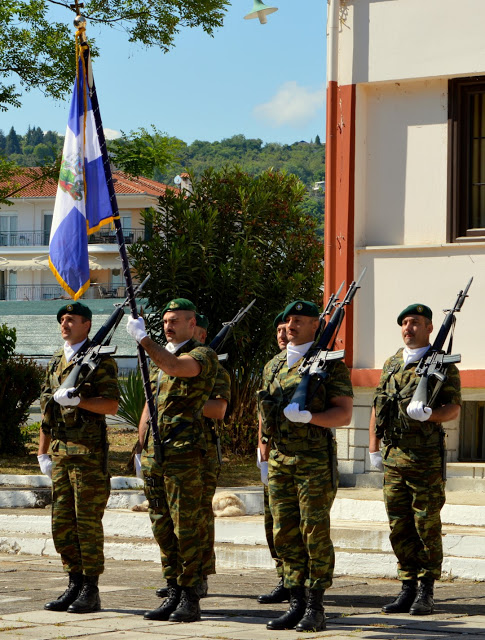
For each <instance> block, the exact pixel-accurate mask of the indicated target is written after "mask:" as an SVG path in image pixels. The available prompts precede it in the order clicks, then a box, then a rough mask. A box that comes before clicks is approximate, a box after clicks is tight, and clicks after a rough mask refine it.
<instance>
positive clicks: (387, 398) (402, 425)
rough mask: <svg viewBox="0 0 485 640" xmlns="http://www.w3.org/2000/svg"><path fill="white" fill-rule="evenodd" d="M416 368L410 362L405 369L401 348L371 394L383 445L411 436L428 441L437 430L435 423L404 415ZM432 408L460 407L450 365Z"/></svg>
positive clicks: (456, 381) (455, 371) (457, 383)
mask: <svg viewBox="0 0 485 640" xmlns="http://www.w3.org/2000/svg"><path fill="white" fill-rule="evenodd" d="M418 364H419V363H418V362H413V363H411V364H408V365H407V366H405V365H404V360H403V349H402V348H401V349H399V350H398V351H397V352H396V353H395V354H394V355H393V356H392V357H391V358H388V359H387V360H386V362H385V363H384V367H383V369H382V374H381V378H380V380H379V385H378V386H377V388H376V391H375V394H374V407H375V411H376V435H377V436H378V437H379V438H381V439H383V441H384V443H387V442H390V441H392V440H399V439H402V438H403V437H407V436H408V435H410V436H411V435H412V434H415V435H416V434H418V435H424V436H425V437H429V436H431V434H433V433H436V434H437V433H438V432H439V431H440V429H441V425H440V424H438V423H436V422H428V421H425V422H419V421H418V420H412V419H411V418H410V417H409V416H408V414H407V413H406V409H407V406H408V404H409V402H410V401H411V398H412V396H413V394H414V392H415V390H416V387H417V386H418V382H419V379H420V376H418V375H416V373H415V371H416V367H417V365H418ZM435 404H436V406H442V405H445V404H458V405H461V393H460V373H459V371H458V369H457V368H456V366H455V365H454V364H450V365H448V369H447V379H446V381H445V383H444V384H443V386H442V387H441V389H440V391H439V393H438V396H437V398H436V403H435ZM414 439H415V440H416V438H414Z"/></svg>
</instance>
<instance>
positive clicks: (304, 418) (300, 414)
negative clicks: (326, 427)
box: [283, 402, 312, 422]
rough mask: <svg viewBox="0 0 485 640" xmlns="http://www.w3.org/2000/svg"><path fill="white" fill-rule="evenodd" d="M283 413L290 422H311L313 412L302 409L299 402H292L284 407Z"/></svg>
mask: <svg viewBox="0 0 485 640" xmlns="http://www.w3.org/2000/svg"><path fill="white" fill-rule="evenodd" d="M283 413H284V414H285V416H286V417H287V418H288V420H289V421H290V422H310V421H311V419H312V414H311V413H310V412H309V411H306V410H304V411H300V407H299V405H298V402H292V403H291V404H289V405H288V406H287V407H285V408H284V409H283Z"/></svg>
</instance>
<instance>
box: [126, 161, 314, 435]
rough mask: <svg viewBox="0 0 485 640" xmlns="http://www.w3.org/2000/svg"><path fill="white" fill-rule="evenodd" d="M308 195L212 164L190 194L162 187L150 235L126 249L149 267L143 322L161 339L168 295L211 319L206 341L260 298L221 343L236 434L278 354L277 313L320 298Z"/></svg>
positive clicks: (249, 421)
mask: <svg viewBox="0 0 485 640" xmlns="http://www.w3.org/2000/svg"><path fill="white" fill-rule="evenodd" d="M304 198H305V188H304V185H303V184H302V183H301V182H300V181H299V180H298V178H296V177H295V176H292V175H287V174H285V173H282V172H278V171H269V170H268V171H264V172H262V173H261V174H260V175H258V176H256V177H253V176H251V175H249V174H248V173H246V172H244V171H242V170H241V169H240V168H238V167H228V168H223V169H221V170H219V171H214V170H212V169H208V170H206V171H205V172H204V173H203V174H202V175H201V177H200V179H196V178H194V179H193V192H192V193H191V194H188V193H182V194H179V193H174V192H172V191H167V192H166V194H165V195H164V196H163V197H161V198H160V201H159V208H158V210H156V211H154V210H152V211H148V212H146V214H145V224H146V225H147V226H148V227H149V228H151V229H152V237H151V239H150V240H148V241H139V242H137V243H135V244H133V245H131V249H130V253H131V256H132V258H133V265H134V267H135V270H136V272H137V274H138V277H139V278H140V279H142V278H144V277H145V276H146V275H147V274H148V273H151V278H150V280H149V281H148V283H147V285H146V287H145V290H144V295H146V296H147V297H148V300H149V303H150V306H151V307H152V309H153V310H154V312H153V313H152V314H151V315H150V316H149V317H148V320H147V324H148V327H149V330H150V332H151V334H152V335H153V336H154V337H155V338H157V339H160V336H161V332H162V324H161V318H160V313H159V312H160V309H162V308H163V306H164V305H165V304H166V302H167V300H169V299H170V298H173V297H178V296H182V297H187V298H190V299H191V300H193V302H194V303H195V304H196V305H197V308H198V309H199V310H200V312H202V313H204V314H206V315H207V316H208V317H209V319H210V321H211V324H210V327H209V341H210V339H211V338H213V337H214V336H215V334H216V333H217V331H218V330H219V329H220V327H221V324H222V322H223V321H226V320H229V319H230V318H232V317H233V316H234V315H235V313H236V312H237V311H238V310H239V309H240V308H241V307H242V306H246V305H247V304H248V303H249V302H250V301H251V300H252V299H253V298H256V304H255V305H254V306H253V308H252V309H251V311H250V313H249V315H248V316H247V317H246V318H245V319H244V320H243V322H242V323H241V325H239V326H238V327H237V328H236V330H235V332H234V337H233V338H232V339H231V340H230V341H229V342H228V343H226V344H227V351H228V352H229V364H228V369H229V370H230V373H231V378H232V401H231V407H230V417H229V420H228V423H230V426H231V429H233V430H234V429H236V430H237V429H239V428H240V427H241V425H246V426H248V425H252V426H251V429H252V428H253V427H254V424H255V416H254V408H255V404H254V403H255V396H254V394H255V391H256V389H257V388H258V386H259V384H260V376H261V370H262V367H263V365H264V363H265V362H266V361H267V360H268V359H269V358H270V357H271V356H272V355H274V353H275V351H276V344H275V339H274V327H273V319H274V317H275V316H276V315H277V314H278V313H279V312H280V311H281V310H282V309H283V308H284V306H285V305H286V304H287V303H288V302H289V301H291V300H294V299H295V298H299V297H302V298H305V299H310V300H315V301H316V302H317V303H320V294H319V286H320V285H321V283H322V279H323V267H322V259H323V247H322V245H321V243H320V242H319V241H318V240H317V238H316V234H315V221H314V220H313V218H311V217H309V216H307V215H305V213H304V212H303V211H302V201H303V200H304ZM251 433H252V435H253V439H251V443H252V444H254V434H255V432H254V430H252V431H251ZM252 444H251V446H252Z"/></svg>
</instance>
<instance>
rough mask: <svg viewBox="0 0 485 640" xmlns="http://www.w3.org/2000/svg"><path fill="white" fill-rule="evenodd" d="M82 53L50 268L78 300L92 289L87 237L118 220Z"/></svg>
mask: <svg viewBox="0 0 485 640" xmlns="http://www.w3.org/2000/svg"><path fill="white" fill-rule="evenodd" d="M78 51H79V55H78V72H77V78H76V80H75V82H74V91H73V94H72V101H71V107H70V111H69V120H68V123H67V129H66V137H65V140H64V148H63V151H62V162H61V170H60V173H59V183H58V185H57V194H56V201H55V205H54V214H53V217H52V227H51V234H50V240H49V266H50V268H51V270H52V272H53V273H54V275H55V277H56V279H57V281H58V282H59V284H60V285H61V286H62V287H63V288H64V289H65V290H66V291H67V292H68V293H69V295H70V296H71V297H72V298H74V300H77V299H78V298H80V297H81V296H82V295H83V293H84V292H85V291H86V290H87V289H88V287H89V284H90V280H89V257H88V235H89V234H91V233H94V232H95V231H97V230H98V229H99V228H100V227H102V226H104V225H106V224H109V223H110V222H112V221H113V220H114V218H115V216H117V215H118V212H117V207H116V198H113V196H114V191H113V189H112V181H111V171H110V169H109V161H108V157H107V153H106V143H105V140H104V134H103V129H102V126H101V119H100V116H99V109H98V108H97V107H98V104H97V98H96V89H95V87H94V82H93V79H92V74H91V69H90V59H89V49H88V46H87V44H86V43H84V44H83V46H82V47H78ZM93 104H94V106H95V109H94V110H93ZM95 112H96V114H95ZM95 115H96V117H95ZM103 152H104V153H103ZM107 174H108V175H107ZM108 183H111V184H110V185H109V186H108ZM109 187H111V189H110V188H109ZM112 203H114V205H115V211H113V206H112Z"/></svg>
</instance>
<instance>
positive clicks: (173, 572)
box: [127, 298, 218, 622]
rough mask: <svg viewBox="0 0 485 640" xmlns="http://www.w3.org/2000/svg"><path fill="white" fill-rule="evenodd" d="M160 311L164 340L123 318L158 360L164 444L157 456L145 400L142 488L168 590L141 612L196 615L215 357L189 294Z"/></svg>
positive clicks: (155, 377) (154, 616)
mask: <svg viewBox="0 0 485 640" xmlns="http://www.w3.org/2000/svg"><path fill="white" fill-rule="evenodd" d="M162 315H163V322H164V331H165V336H166V338H167V347H166V348H165V347H161V346H160V345H158V344H157V343H156V342H154V341H153V340H151V339H150V338H149V337H148V336H147V334H146V332H145V325H144V322H143V318H137V319H136V320H135V319H133V318H132V317H130V318H129V319H128V324H127V331H128V333H129V334H130V335H131V336H132V337H133V338H135V339H136V340H137V341H138V342H139V344H141V346H142V347H143V348H144V349H145V351H146V352H147V353H148V355H149V356H150V358H151V359H152V363H153V364H154V365H156V367H158V369H156V367H152V378H151V380H152V390H153V391H154V393H155V396H156V399H157V408H158V429H159V432H160V439H161V441H162V445H163V461H162V463H161V464H160V463H158V462H157V461H156V460H155V457H154V447H153V440H152V438H150V437H149V436H150V431H147V429H146V421H147V418H148V412H147V409H146V407H145V410H144V413H143V416H142V419H141V421H140V429H139V446H140V449H141V447H143V453H144V455H143V457H142V470H143V475H144V478H145V494H146V496H147V499H148V504H149V514H150V520H151V522H152V530H153V534H154V536H155V539H156V541H157V543H158V545H159V547H160V551H161V559H162V567H163V573H164V577H165V578H166V579H167V584H168V591H169V593H168V597H167V598H166V599H165V600H164V601H163V603H162V605H161V606H160V607H158V608H157V609H155V610H153V611H148V612H146V613H145V619H147V620H170V621H172V622H194V621H196V620H199V619H200V607H199V598H200V595H199V592H198V590H197V586H198V585H199V584H200V583H201V581H202V558H201V545H200V536H199V513H200V505H201V500H202V492H203V486H202V459H203V455H204V453H205V451H206V450H207V443H206V439H205V436H204V424H203V417H202V411H203V408H204V405H205V403H206V402H207V400H208V399H209V397H210V394H211V391H212V388H213V386H214V382H215V379H216V375H217V367H218V360H217V355H216V353H215V352H214V351H213V350H212V349H210V348H209V347H206V346H203V345H201V344H200V343H199V342H197V341H196V340H194V338H193V335H194V330H195V324H196V321H195V306H194V305H193V304H192V302H190V301H189V300H187V299H185V298H177V299H175V300H172V301H171V302H169V303H168V304H167V306H166V307H165V309H164V310H163V312H162Z"/></svg>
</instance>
